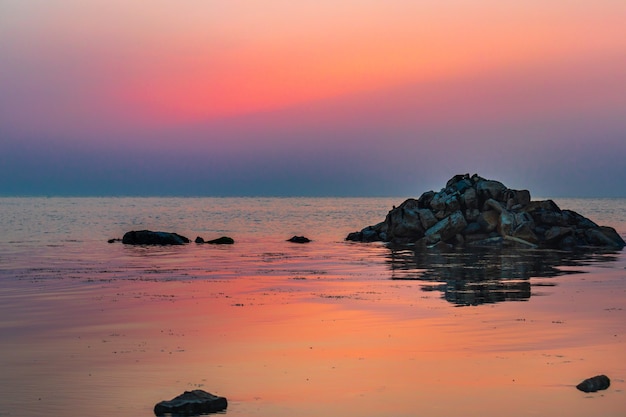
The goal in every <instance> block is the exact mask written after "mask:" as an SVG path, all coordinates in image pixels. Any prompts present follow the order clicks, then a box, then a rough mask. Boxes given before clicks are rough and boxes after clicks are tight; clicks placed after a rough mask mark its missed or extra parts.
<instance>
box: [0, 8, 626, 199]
mask: <svg viewBox="0 0 626 417" xmlns="http://www.w3.org/2000/svg"><path fill="white" fill-rule="evenodd" d="M457 173H470V174H472V173H479V174H480V175H482V176H484V177H488V178H492V179H498V180H500V181H502V182H504V183H505V184H506V185H507V186H509V187H512V188H528V189H530V190H531V193H532V194H533V195H534V196H553V197H558V196H583V197H585V196H596V197H597V196H607V197H626V2H625V1H623V0H570V1H564V0H558V1H557V0H541V1H538V0H528V1H501V0H475V1H463V0H438V1H431V0H422V1H419V0H411V1H409V0H388V1H384V2H383V1H374V0H358V1H356V0H344V1H336V0H333V1H329V0H316V1H297V0H290V1H286V0H265V1H251V0H248V1H243V0H186V1H183V2H174V1H164V0H152V1H129V0H124V1H121V0H106V1H100V0H89V1H85V0H2V1H1V2H0V195H200V196H202V195H207V196H209V195H217V196H221V195H275V196H282V195H291V196H300V195H302V196H304V195H314V196H343V195H345V196H369V195H373V196H396V195H398V196H414V195H419V194H420V193H421V192H423V191H426V190H429V189H436V190H438V189H439V188H441V187H442V186H443V185H445V182H446V181H447V180H448V179H449V178H450V177H451V176H452V175H454V174H457Z"/></svg>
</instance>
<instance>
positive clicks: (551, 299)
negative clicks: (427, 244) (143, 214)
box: [0, 247, 626, 417]
mask: <svg viewBox="0 0 626 417" xmlns="http://www.w3.org/2000/svg"><path fill="white" fill-rule="evenodd" d="M304 250H310V249H303V248H300V247H298V248H296V249H293V251H291V252H288V253H287V252H285V253H282V254H281V252H273V253H264V254H262V256H261V259H262V261H261V262H260V263H259V264H257V265H256V266H255V268H258V269H257V271H256V273H255V274H245V273H244V274H241V275H238V276H234V275H233V274H232V273H231V274H221V273H219V271H220V270H221V267H220V263H219V257H218V255H219V253H217V254H214V255H215V256H214V257H215V262H214V263H213V260H211V262H207V261H206V259H201V258H199V259H197V260H196V261H193V262H196V263H195V264H194V263H193V262H191V263H190V264H188V265H187V266H186V268H187V269H186V270H187V271H194V270H195V272H194V273H195V274H196V275H197V276H196V277H195V279H193V280H192V279H189V280H171V281H167V280H165V281H163V280H159V279H152V275H153V274H156V275H158V274H157V272H158V270H159V268H165V271H166V272H165V273H164V275H166V276H171V275H172V274H176V273H177V272H176V271H172V270H170V269H169V268H171V265H170V261H169V260H168V259H165V260H163V262H161V261H159V259H158V258H155V259H153V260H151V262H153V263H154V266H153V267H151V268H153V269H150V270H149V271H152V272H150V273H147V274H145V275H144V277H145V278H146V279H128V280H115V281H111V282H91V283H85V282H72V281H67V280H60V281H54V282H53V281H41V282H37V283H36V285H35V287H36V288H33V286H32V285H31V284H32V283H29V284H28V285H24V287H23V288H21V289H18V290H15V291H14V292H13V293H11V294H8V293H7V292H4V293H2V295H1V297H2V301H3V302H2V303H0V313H2V316H1V317H3V321H2V327H0V331H1V332H2V335H3V340H6V341H7V342H5V343H3V345H2V346H0V355H1V356H2V357H3V358H4V359H3V361H4V362H5V363H4V364H3V365H4V367H3V369H4V374H3V376H2V377H1V378H2V386H3V387H7V389H6V391H5V393H4V394H0V399H1V400H2V401H0V402H1V403H4V404H7V407H9V408H12V406H13V407H17V406H18V404H19V403H25V405H24V404H19V406H20V407H21V409H22V410H23V411H24V415H39V414H38V413H39V411H41V407H45V409H46V410H48V412H49V413H50V415H63V414H65V415H71V414H72V413H73V411H74V410H76V409H81V408H84V409H90V410H95V413H96V414H113V415H114V414H118V415H133V416H149V415H152V406H153V405H154V404H155V403H156V402H158V401H160V400H163V399H168V398H171V397H173V396H175V395H177V394H179V393H180V392H182V391H183V390H187V389H194V388H202V389H205V390H207V391H210V392H213V393H216V394H220V395H224V396H226V397H227V398H228V399H229V401H230V406H229V409H228V411H227V414H228V415H233V416H268V415H272V416H293V415H298V416H305V417H306V416H318V415H324V414H326V415H345V416H386V415H399V416H414V415H423V416H450V415H466V416H494V417H495V416H502V415H507V416H529V415H539V416H542V415H547V414H549V413H551V414H552V413H554V414H559V415H568V416H587V415H589V414H592V413H593V414H595V415H603V416H622V415H624V411H625V408H624V404H626V401H624V399H625V398H624V376H625V375H626V365H624V360H623V359H624V354H625V347H626V341H625V339H624V337H625V335H626V324H625V323H626V320H624V319H625V318H626V317H625V311H626V305H625V297H624V292H625V290H624V287H623V283H622V280H623V270H624V269H623V266H624V265H623V264H624V260H623V259H622V258H618V260H617V262H616V265H611V264H609V263H603V264H600V266H593V265H577V266H572V268H576V269H579V270H583V271H584V272H586V273H584V274H577V275H565V276H557V277H553V278H546V277H542V276H538V277H535V276H530V277H526V278H524V277H516V278H515V279H518V280H521V281H524V282H526V283H527V284H528V286H529V288H530V293H529V294H528V295H529V296H528V297H527V298H525V299H524V300H525V301H523V302H520V301H502V302H497V303H492V304H479V305H477V306H456V305H455V304H454V303H453V302H452V301H451V300H450V299H448V298H447V296H446V293H445V292H443V293H442V292H440V291H437V290H435V291H424V290H423V287H424V285H430V284H431V283H430V282H427V281H420V280H407V279H396V280H392V279H389V278H391V276H392V275H393V274H395V273H397V272H398V270H395V272H394V270H392V269H391V267H390V265H387V266H385V265H384V264H383V265H382V266H383V268H380V267H379V266H378V265H376V264H372V265H371V266H370V271H369V273H370V274H373V275H367V274H365V273H364V272H363V271H362V269H363V266H362V265H361V266H359V267H358V268H356V267H354V269H353V270H351V269H350V267H349V266H346V263H345V262H342V263H341V265H338V266H336V267H331V266H329V265H324V266H320V264H319V260H318V261H315V262H313V261H311V256H310V254H308V255H307V256H306V257H301V256H300V253H301V251H304ZM370 250H372V251H379V249H372V248H370ZM382 250H384V249H382ZM189 252H190V253H191V252H192V250H191V249H190V250H189ZM286 253H287V254H286ZM176 256H179V255H176ZM189 256H192V255H189ZM313 258H315V256H313ZM321 258H323V256H322V257H321ZM263 259H265V261H263ZM269 260H271V262H269ZM242 262H245V259H242ZM498 262H500V261H498ZM520 262H521V261H520ZM546 262H547V261H546ZM614 262H615V261H614ZM266 263H267V264H269V265H268V266H267V267H266V266H265V264H266ZM315 263H317V267H318V269H317V270H316V269H314V268H313V267H314V266H315V265H313V264H315ZM435 264H436V263H430V264H427V265H422V266H425V267H426V268H423V269H425V270H428V271H432V270H433V265H435ZM448 264H449V265H453V263H448ZM205 267H206V269H209V267H210V268H211V270H210V271H208V272H203V271H204V269H203V268H205ZM194 268H197V269H194ZM333 268H336V269H333ZM359 268H360V269H359ZM386 268H388V269H386ZM565 268H568V267H567V266H566V267H565ZM250 269H251V268H250V267H246V268H243V270H245V271H250ZM357 269H359V271H361V272H359V273H357V272H355V271H356V270H357ZM415 269H418V268H417V267H415ZM523 269H524V270H526V268H523ZM452 270H454V268H453V269H452ZM155 271H156V272H155ZM404 271H405V272H407V273H409V272H410V271H407V270H404ZM457 272H458V271H457ZM361 273H362V275H359V274H361ZM203 274H205V275H203ZM453 275H454V274H453ZM216 276H219V278H215V277H216ZM454 276H456V275H454ZM454 276H449V277H447V278H446V277H444V276H440V277H439V279H440V280H442V281H445V280H446V279H447V280H453V279H454ZM26 288H30V290H29V291H27V292H24V291H26V290H25V289H26ZM455 288H456V287H455ZM5 291H6V290H5ZM20 291H22V292H24V293H23V294H22V296H21V297H18V296H16V294H19V293H20ZM487 298H488V299H490V300H492V299H494V298H493V297H491V296H490V297H487ZM458 299H459V298H458V297H456V298H454V300H458ZM9 300H12V301H11V302H9ZM512 300H518V298H512ZM25 301H28V303H26V302H25ZM496 301H501V300H499V299H497V300H496ZM16 311H20V312H21V313H20V316H21V317H22V319H23V320H22V321H19V320H10V319H9V317H10V316H11V315H15V312H16ZM24 323H34V324H32V326H34V327H31V328H29V327H26V328H24ZM17 328H21V329H22V330H21V333H19V334H16V333H15V332H13V330H14V329H17ZM598 373H606V374H607V375H609V376H610V377H611V378H612V380H613V384H612V386H611V388H610V389H609V390H607V391H604V392H601V393H598V394H583V393H580V392H578V391H577V390H576V389H575V388H574V385H575V384H577V383H578V382H580V380H582V379H584V378H587V377H590V376H593V375H595V374H598ZM12 383H15V385H16V386H19V387H24V386H26V387H28V388H29V390H28V391H26V393H25V394H23V396H22V397H21V398H20V397H19V396H18V395H17V394H16V393H12V392H11V386H12ZM38 398H41V400H39V399H38ZM18 399H19V400H18Z"/></svg>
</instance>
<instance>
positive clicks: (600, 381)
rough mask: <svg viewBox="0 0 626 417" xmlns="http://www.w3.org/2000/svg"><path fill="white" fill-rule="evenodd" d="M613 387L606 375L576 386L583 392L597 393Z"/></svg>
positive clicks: (588, 379)
mask: <svg viewBox="0 0 626 417" xmlns="http://www.w3.org/2000/svg"><path fill="white" fill-rule="evenodd" d="M610 386H611V380H610V379H609V377H608V376H606V375H596V376H594V377H592V378H587V379H585V380H584V381H583V382H581V383H580V384H578V385H576V388H578V389H579V390H580V391H582V392H596V391H600V390H603V389H607V388H608V387H610Z"/></svg>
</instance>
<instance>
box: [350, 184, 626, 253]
mask: <svg viewBox="0 0 626 417" xmlns="http://www.w3.org/2000/svg"><path fill="white" fill-rule="evenodd" d="M346 239H347V240H352V241H360V242H374V241H383V242H390V243H395V244H406V243H415V244H416V245H417V246H418V247H420V248H428V247H433V245H435V244H437V243H438V242H443V243H445V244H454V245H457V246H459V245H467V244H471V245H523V246H525V247H538V248H554V249H566V250H575V249H579V248H598V247H601V248H610V249H621V248H623V247H624V246H626V242H624V240H623V239H622V237H621V236H620V235H619V234H618V233H617V232H616V231H615V229H613V228H611V227H606V226H598V225H597V224H596V223H594V222H593V221H591V220H589V219H588V218H586V217H584V216H582V215H580V214H578V213H576V212H574V211H571V210H561V208H560V207H559V206H558V205H557V204H556V203H555V202H554V201H552V200H542V201H532V200H531V197H530V192H529V191H528V190H513V189H509V188H507V187H506V186H505V185H504V184H502V183H501V182H499V181H493V180H487V179H484V178H482V177H480V176H478V175H476V174H474V175H472V176H471V177H470V176H469V174H463V175H455V176H454V177H452V178H451V179H450V180H449V181H448V182H447V183H446V187H445V188H443V189H441V190H440V191H439V192H434V191H426V192H424V193H423V194H422V195H421V196H420V197H419V199H417V200H416V199H408V200H406V201H405V202H404V203H402V204H401V205H400V206H399V207H395V206H394V207H393V209H392V210H391V211H389V213H388V214H387V216H386V218H385V220H384V221H383V222H381V223H378V224H377V225H375V226H368V227H365V228H363V229H362V230H361V231H360V232H354V233H350V234H349V235H348V236H347V237H346ZM438 246H439V247H445V245H443V244H442V245H438Z"/></svg>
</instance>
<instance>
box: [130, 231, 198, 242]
mask: <svg viewBox="0 0 626 417" xmlns="http://www.w3.org/2000/svg"><path fill="white" fill-rule="evenodd" d="M189 242H190V240H189V239H188V238H186V237H185V236H181V235H179V234H178V233H171V232H153V231H151V230H133V231H130V232H126V233H125V234H124V237H123V238H122V243H124V244H126V245H184V244H186V243H189Z"/></svg>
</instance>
